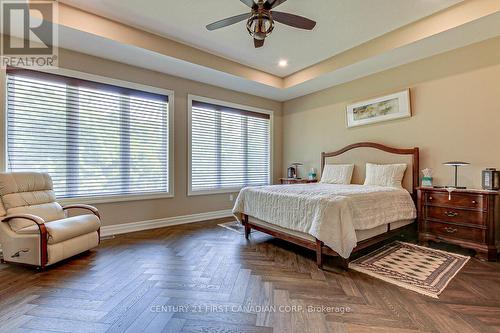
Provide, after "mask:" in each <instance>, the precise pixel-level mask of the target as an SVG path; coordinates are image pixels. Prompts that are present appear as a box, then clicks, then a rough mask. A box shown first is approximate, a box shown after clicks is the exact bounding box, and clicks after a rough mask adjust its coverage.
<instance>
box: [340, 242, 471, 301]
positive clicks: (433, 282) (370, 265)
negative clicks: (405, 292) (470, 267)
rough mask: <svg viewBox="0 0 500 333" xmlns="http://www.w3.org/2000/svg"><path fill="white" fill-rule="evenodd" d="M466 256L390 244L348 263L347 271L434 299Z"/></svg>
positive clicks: (465, 261) (461, 265) (397, 243)
mask: <svg viewBox="0 0 500 333" xmlns="http://www.w3.org/2000/svg"><path fill="white" fill-rule="evenodd" d="M469 259H470V258H469V257H466V256H462V255H459V254H454V253H449V252H445V251H440V250H435V249H430V248H427V247H423V246H418V245H414V244H409V243H403V242H394V243H391V244H389V245H386V246H384V247H382V248H380V249H378V250H376V251H374V252H372V253H370V254H367V255H365V256H363V257H361V258H358V259H356V260H354V261H353V262H351V263H350V264H349V268H351V269H353V270H355V271H358V272H362V273H365V274H368V275H370V276H373V277H376V278H378V279H381V280H383V281H386V282H389V283H392V284H395V285H397V286H400V287H403V288H405V289H409V290H413V291H415V292H417V293H420V294H424V295H427V296H430V297H434V298H438V295H439V294H441V293H442V292H443V290H444V289H445V288H446V286H447V285H448V283H450V281H451V280H452V279H453V277H455V275H457V273H458V272H459V271H460V270H461V269H462V267H464V265H465V264H466V263H467V261H468V260H469Z"/></svg>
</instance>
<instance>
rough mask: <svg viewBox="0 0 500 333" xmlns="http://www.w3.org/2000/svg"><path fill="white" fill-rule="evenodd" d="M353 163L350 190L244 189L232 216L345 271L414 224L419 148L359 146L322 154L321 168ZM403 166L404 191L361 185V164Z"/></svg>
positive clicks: (316, 187)
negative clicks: (354, 258)
mask: <svg viewBox="0 0 500 333" xmlns="http://www.w3.org/2000/svg"><path fill="white" fill-rule="evenodd" d="M342 163H352V164H355V169H354V170H355V171H354V174H353V178H352V184H351V185H334V184H293V185H270V186H260V187H248V188H244V189H243V190H242V191H240V194H239V195H238V198H237V200H236V202H235V206H234V209H233V213H234V214H235V216H237V217H238V219H239V220H240V222H241V223H242V224H243V225H244V226H245V237H246V238H247V239H248V238H249V236H250V231H251V230H252V229H254V230H258V231H261V232H264V233H267V234H269V235H272V236H274V237H276V238H280V239H283V240H285V241H289V242H291V243H294V244H297V245H300V246H303V247H306V248H308V249H311V250H314V251H316V262H317V265H318V267H319V268H322V267H323V256H324V255H330V256H338V257H340V258H341V259H342V261H341V262H342V263H343V266H344V267H345V268H346V267H347V265H348V261H349V258H350V256H351V254H352V253H355V252H357V251H359V250H361V249H364V248H366V247H368V246H371V245H374V244H377V243H379V242H382V241H384V240H386V239H389V238H391V237H393V236H395V235H398V234H400V233H401V232H402V231H403V230H405V229H407V228H408V227H409V226H411V225H412V224H413V223H414V221H415V220H416V208H415V199H416V188H417V186H418V184H419V171H418V170H419V149H418V148H409V149H400V148H393V147H388V146H385V145H382V144H378V143H372V142H362V143H356V144H352V145H349V146H347V147H344V148H342V149H340V150H337V151H334V152H330V153H322V154H321V169H322V171H323V169H324V167H325V165H326V164H342ZM366 163H376V164H394V163H405V164H407V170H406V172H405V175H404V177H403V181H402V186H403V188H400V189H397V188H388V187H382V186H368V185H361V184H363V181H364V177H365V175H364V173H365V170H364V169H365V164H366Z"/></svg>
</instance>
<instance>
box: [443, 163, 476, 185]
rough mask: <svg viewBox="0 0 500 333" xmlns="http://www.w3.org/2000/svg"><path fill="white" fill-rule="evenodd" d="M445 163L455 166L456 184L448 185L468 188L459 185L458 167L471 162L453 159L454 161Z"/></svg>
mask: <svg viewBox="0 0 500 333" xmlns="http://www.w3.org/2000/svg"><path fill="white" fill-rule="evenodd" d="M443 164H444V165H448V166H452V167H454V168H455V185H453V186H448V187H453V188H456V189H466V187H465V186H458V167H461V166H465V165H469V164H470V163H467V162H458V161H452V162H446V163H443Z"/></svg>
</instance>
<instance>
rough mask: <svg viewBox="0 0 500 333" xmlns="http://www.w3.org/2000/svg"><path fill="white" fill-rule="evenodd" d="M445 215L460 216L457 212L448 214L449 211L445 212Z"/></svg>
mask: <svg viewBox="0 0 500 333" xmlns="http://www.w3.org/2000/svg"><path fill="white" fill-rule="evenodd" d="M444 215H446V216H448V217H455V216H457V215H458V213H457V212H448V211H446V212H444Z"/></svg>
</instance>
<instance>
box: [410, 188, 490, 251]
mask: <svg viewBox="0 0 500 333" xmlns="http://www.w3.org/2000/svg"><path fill="white" fill-rule="evenodd" d="M498 194H499V192H497V191H482V190H458V189H457V190H455V191H453V192H452V193H451V195H450V194H449V193H448V191H447V190H446V189H436V188H424V187H422V188H419V189H418V195H417V208H418V232H419V242H420V243H421V244H424V245H426V244H427V243H428V241H429V240H432V241H438V242H447V243H452V244H456V245H459V246H462V247H464V248H469V249H473V250H475V251H476V253H477V257H478V258H480V259H485V260H496V258H497V252H498V249H497V244H498V242H499V240H500V220H499V207H498V204H499V199H500V198H499V195H498Z"/></svg>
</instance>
